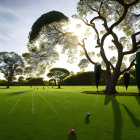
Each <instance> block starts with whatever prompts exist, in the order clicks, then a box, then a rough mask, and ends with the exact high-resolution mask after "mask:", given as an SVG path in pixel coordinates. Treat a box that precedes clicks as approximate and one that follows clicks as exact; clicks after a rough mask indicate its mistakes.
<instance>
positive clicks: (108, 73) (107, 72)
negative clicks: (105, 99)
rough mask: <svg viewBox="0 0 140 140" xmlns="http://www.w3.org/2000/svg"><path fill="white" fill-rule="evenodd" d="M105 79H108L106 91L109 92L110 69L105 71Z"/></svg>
mask: <svg viewBox="0 0 140 140" xmlns="http://www.w3.org/2000/svg"><path fill="white" fill-rule="evenodd" d="M105 79H106V88H105V91H104V92H105V93H108V91H109V85H110V81H111V72H110V71H106V73H105Z"/></svg>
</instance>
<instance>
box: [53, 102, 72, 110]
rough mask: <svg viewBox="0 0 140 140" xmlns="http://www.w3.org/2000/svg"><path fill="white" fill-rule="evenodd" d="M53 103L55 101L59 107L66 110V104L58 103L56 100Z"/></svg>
mask: <svg viewBox="0 0 140 140" xmlns="http://www.w3.org/2000/svg"><path fill="white" fill-rule="evenodd" d="M54 102H55V103H57V104H58V105H59V106H60V107H62V108H63V109H64V110H66V111H68V110H69V109H68V108H67V107H66V106H64V105H63V104H60V103H58V102H56V101H54Z"/></svg>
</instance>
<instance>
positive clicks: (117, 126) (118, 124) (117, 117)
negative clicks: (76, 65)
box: [104, 95, 122, 140]
mask: <svg viewBox="0 0 140 140" xmlns="http://www.w3.org/2000/svg"><path fill="white" fill-rule="evenodd" d="M110 102H112V107H113V113H114V132H113V133H114V134H113V139H114V140H121V135H122V116H121V110H120V106H119V103H118V101H117V100H116V98H115V95H106V96H105V101H104V105H108V104H109V103H110Z"/></svg>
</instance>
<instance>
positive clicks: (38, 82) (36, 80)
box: [28, 78, 45, 86]
mask: <svg viewBox="0 0 140 140" xmlns="http://www.w3.org/2000/svg"><path fill="white" fill-rule="evenodd" d="M28 83H29V85H30V86H44V85H45V83H44V81H43V79H42V78H32V79H30V80H29V82H28Z"/></svg>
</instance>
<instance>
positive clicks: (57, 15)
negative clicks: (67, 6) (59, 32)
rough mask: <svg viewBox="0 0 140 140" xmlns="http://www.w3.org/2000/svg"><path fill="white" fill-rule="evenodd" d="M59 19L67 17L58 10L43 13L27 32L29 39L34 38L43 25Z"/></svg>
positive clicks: (66, 18)
mask: <svg viewBox="0 0 140 140" xmlns="http://www.w3.org/2000/svg"><path fill="white" fill-rule="evenodd" d="M61 20H68V17H66V16H65V15H64V14H63V13H61V12H58V11H51V12H48V13H46V14H43V15H42V16H41V17H39V18H38V19H37V20H36V22H35V23H34V24H33V26H32V29H31V32H30V34H29V40H30V41H32V40H34V39H35V38H36V37H37V35H38V34H39V32H40V30H41V28H42V27H43V26H44V25H47V24H51V23H53V22H59V21H61Z"/></svg>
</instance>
